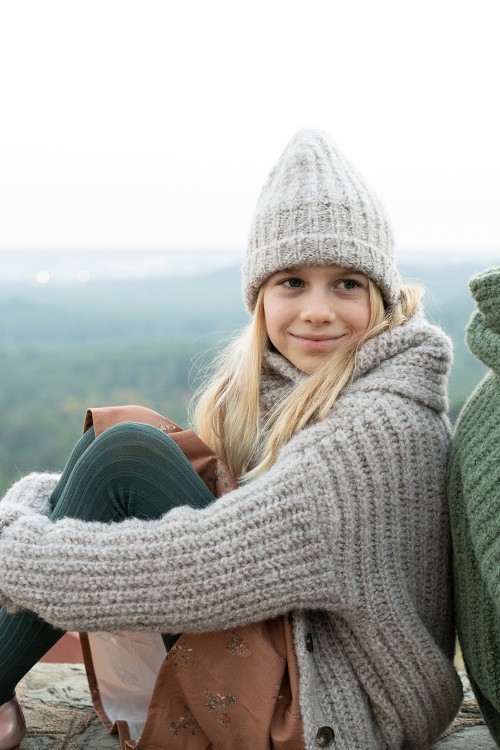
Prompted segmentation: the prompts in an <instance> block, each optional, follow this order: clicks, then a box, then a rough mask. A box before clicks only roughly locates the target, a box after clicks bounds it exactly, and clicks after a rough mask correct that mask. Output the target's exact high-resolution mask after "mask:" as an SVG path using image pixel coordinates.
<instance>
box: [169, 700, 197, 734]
mask: <svg viewBox="0 0 500 750" xmlns="http://www.w3.org/2000/svg"><path fill="white" fill-rule="evenodd" d="M184 710H185V711H186V715H185V716H180V717H179V722H178V723H176V722H175V721H171V722H170V728H171V730H172V732H173V733H174V735H175V736H177V735H178V734H179V732H187V731H188V730H191V734H192V735H193V737H194V736H195V735H196V727H197V726H198V722H197V721H196V719H195V718H194V716H193V714H192V713H191V711H190V710H189V708H187V706H184Z"/></svg>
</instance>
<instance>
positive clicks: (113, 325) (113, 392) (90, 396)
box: [0, 262, 485, 492]
mask: <svg viewBox="0 0 500 750" xmlns="http://www.w3.org/2000/svg"><path fill="white" fill-rule="evenodd" d="M401 270H402V273H403V275H404V278H405V280H407V281H413V282H416V283H420V284H422V285H423V286H424V287H425V288H426V290H427V291H426V295H425V297H424V306H425V310H426V315H427V317H428V318H429V319H430V321H431V322H433V323H436V324H438V325H441V326H442V327H443V328H444V330H445V331H446V332H447V333H448V334H449V335H450V336H451V338H452V340H453V344H454V351H455V359H454V364H453V369H452V374H451V378H450V389H449V396H450V416H451V418H452V420H453V419H455V418H456V415H457V414H458V412H459V410H460V408H461V406H462V405H463V403H464V401H465V398H466V397H467V395H468V394H469V393H470V391H471V390H472V389H473V387H474V386H475V385H476V384H477V383H478V382H479V380H480V379H481V377H482V376H483V374H484V372H485V368H484V367H483V366H482V365H481V364H480V363H479V362H478V361H477V360H476V359H475V358H474V357H473V356H472V355H471V354H470V353H469V352H468V350H467V347H466V346H465V343H464V328H465V326H466V323H467V321H468V319H469V317H470V315H471V312H472V310H473V309H474V305H473V302H472V300H471V298H470V295H469V291H468V286H467V281H468V279H469V278H470V276H472V275H473V274H474V273H477V272H478V271H480V270H482V266H481V265H477V264H475V263H474V262H470V263H467V264H461V265H450V264H446V265H445V264H437V263H434V264H433V265H428V266H425V267H422V266H418V268H417V267H416V266H411V265H407V266H404V265H401ZM247 320H248V315H247V313H246V312H245V310H244V308H243V304H242V302H241V293H240V280H239V269H237V268H227V269H224V270H218V271H216V272H213V273H205V274H203V275H200V276H189V277H178V278H173V277H162V278H152V279H141V280H137V281H130V280H121V281H113V282H111V281H93V282H90V283H88V284H73V285H59V286H57V285H50V284H49V285H39V284H37V285H33V284H28V283H20V282H10V283H6V282H4V283H1V284H0V344H1V352H2V365H1V376H0V382H1V385H2V387H1V389H0V407H1V414H2V419H1V420H0V492H3V491H4V489H5V488H6V487H7V486H8V485H9V484H10V483H11V482H12V481H14V480H15V479H17V478H18V477H19V476H21V475H22V474H25V473H27V472H29V471H34V470H39V471H42V470H43V471H45V470H49V471H56V470H60V469H61V468H62V466H63V465H64V463H65V460H66V458H67V456H68V454H69V451H70V450H71V448H72V446H73V444H74V443H75V442H76V440H77V439H78V436H79V435H80V434H81V428H82V424H83V419H84V415H85V411H86V409H87V408H88V407H90V406H94V407H95V406H104V405H115V404H127V403H139V404H144V405H145V406H149V407H150V408H152V409H155V410H156V411H159V412H160V413H162V414H164V415H165V416H168V417H169V418H171V419H173V420H174V421H176V422H177V423H179V424H181V425H183V426H184V425H186V420H187V416H186V408H187V404H188V401H189V399H190V397H191V395H192V392H193V388H195V387H196V385H197V384H198V383H199V382H200V376H201V372H202V371H203V369H204V368H205V367H206V366H208V365H209V363H210V360H211V358H212V356H213V354H214V353H215V352H216V351H217V348H218V347H217V344H218V343H220V342H221V341H222V342H224V341H227V339H228V338H229V337H230V336H231V335H232V334H234V333H235V332H236V331H237V330H238V329H239V328H240V327H241V325H242V324H244V323H245V322H246V321H247Z"/></svg>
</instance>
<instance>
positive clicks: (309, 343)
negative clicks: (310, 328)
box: [292, 333, 345, 351]
mask: <svg viewBox="0 0 500 750" xmlns="http://www.w3.org/2000/svg"><path fill="white" fill-rule="evenodd" d="M292 336H293V338H294V339H295V340H296V341H298V342H299V343H300V344H302V345H303V346H304V347H305V348H306V349H315V350H319V351H321V350H323V349H328V348H329V347H330V346H331V345H332V344H334V343H335V342H337V341H340V339H342V338H344V336H345V333H342V334H341V335H340V336H315V335H314V334H307V333H306V334H303V335H302V334H297V333H292Z"/></svg>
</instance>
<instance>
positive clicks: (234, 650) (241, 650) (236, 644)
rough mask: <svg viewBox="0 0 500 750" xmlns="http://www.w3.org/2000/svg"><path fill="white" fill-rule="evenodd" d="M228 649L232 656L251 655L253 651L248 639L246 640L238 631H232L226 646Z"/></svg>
mask: <svg viewBox="0 0 500 750" xmlns="http://www.w3.org/2000/svg"><path fill="white" fill-rule="evenodd" d="M226 651H229V653H230V654H231V656H250V654H251V653H252V652H251V650H250V649H249V648H248V641H244V640H243V639H242V638H240V636H239V635H238V633H237V632H236V631H233V632H232V633H231V637H230V638H229V640H228V642H227V646H226Z"/></svg>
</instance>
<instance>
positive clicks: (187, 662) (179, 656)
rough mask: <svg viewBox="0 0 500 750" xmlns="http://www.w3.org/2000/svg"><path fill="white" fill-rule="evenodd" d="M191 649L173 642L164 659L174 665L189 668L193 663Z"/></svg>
mask: <svg viewBox="0 0 500 750" xmlns="http://www.w3.org/2000/svg"><path fill="white" fill-rule="evenodd" d="M192 651H193V649H192V648H187V647H186V646H179V645H178V644H177V643H174V645H173V646H172V648H171V649H170V651H169V652H168V654H167V656H166V659H167V661H171V662H172V663H173V665H174V667H184V669H191V667H192V666H193V663H194V661H193V657H192V656H191V654H192Z"/></svg>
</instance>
